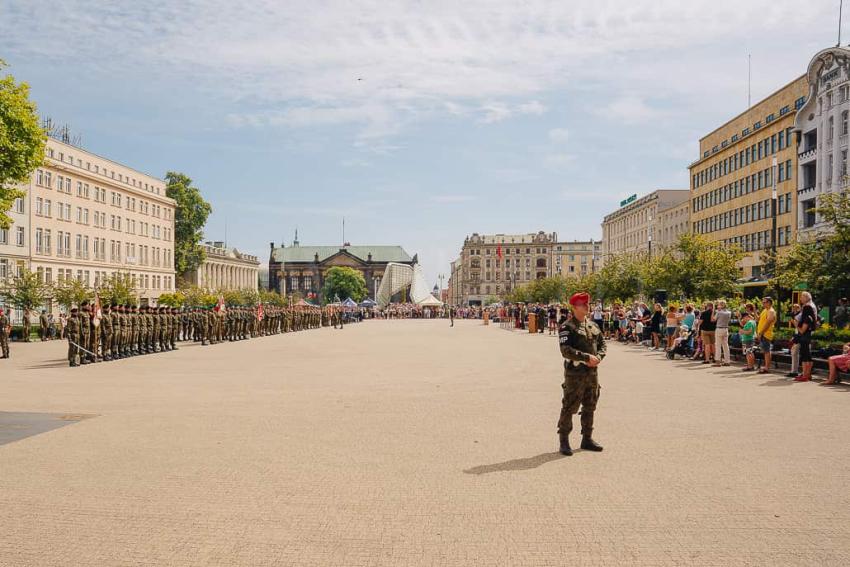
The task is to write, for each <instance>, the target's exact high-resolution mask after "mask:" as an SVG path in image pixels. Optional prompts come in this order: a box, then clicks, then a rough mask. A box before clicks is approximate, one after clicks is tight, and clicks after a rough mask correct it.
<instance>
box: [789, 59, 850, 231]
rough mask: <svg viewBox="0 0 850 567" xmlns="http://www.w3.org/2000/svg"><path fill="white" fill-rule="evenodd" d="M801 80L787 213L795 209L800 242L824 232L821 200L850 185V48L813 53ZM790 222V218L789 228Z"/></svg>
mask: <svg viewBox="0 0 850 567" xmlns="http://www.w3.org/2000/svg"><path fill="white" fill-rule="evenodd" d="M806 82H807V84H808V89H809V90H808V96H807V98H806V102H805V103H804V104H803V105H802V106H800V108H799V110H798V112H797V114H796V117H795V120H794V129H795V131H796V132H797V133H798V141H799V147H798V148H797V152H796V153H797V158H798V159H797V166H796V171H797V186H796V189H797V199H798V205H796V206H795V205H794V203H793V200H792V207H794V208H792V209H791V210H792V211H796V226H797V229H798V230H799V236H800V238H801V239H808V238H811V237H815V238H816V237H817V236H818V234H819V233H821V232H822V231H823V230H824V229H825V226H824V223H823V219H822V218H821V217H820V215H819V214H818V213H817V212H816V211H815V208H816V207H817V206H818V200H819V199H820V198H821V196H822V195H825V194H828V193H835V192H838V191H845V190H846V189H847V187H848V185H850V180H848V177H847V151H848V143H847V140H848V135H850V126H848V114H850V49H848V48H847V47H831V48H829V49H824V50H823V51H821V52H820V53H818V54H817V55H815V56H814V58H812V60H811V62H810V63H809V67H808V70H807V72H806ZM801 96H802V95H801ZM792 163H793V160H792ZM793 220H794V219H793V217H792V219H791V222H792V225H793V224H794V222H793Z"/></svg>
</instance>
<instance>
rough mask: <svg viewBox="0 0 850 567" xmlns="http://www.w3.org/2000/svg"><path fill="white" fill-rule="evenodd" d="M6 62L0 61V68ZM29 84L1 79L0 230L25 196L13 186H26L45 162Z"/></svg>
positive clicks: (42, 132) (40, 133) (42, 140)
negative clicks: (16, 204)
mask: <svg viewBox="0 0 850 567" xmlns="http://www.w3.org/2000/svg"><path fill="white" fill-rule="evenodd" d="M5 66H6V63H5V62H4V61H3V60H2V59H0V69H3V68H4V67H5ZM29 90H30V89H29V85H27V84H26V83H19V84H18V83H15V78H14V77H12V75H6V76H4V77H0V228H9V227H10V226H11V225H12V218H11V217H10V216H9V215H8V214H6V213H7V212H8V211H9V209H11V208H12V204H13V203H14V202H15V199H18V198H23V197H24V195H25V193H24V192H23V191H21V190H20V189H17V188H16V187H15V185H17V184H19V183H25V182H26V181H27V180H28V179H29V178H30V175H31V174H32V172H33V171H35V169H36V168H37V167H38V166H40V165H41V164H42V162H43V161H44V145H45V142H46V138H47V136H46V134H45V132H44V130H43V129H42V128H41V127H40V126H39V124H38V113H37V112H36V107H35V104H34V103H33V102H32V101H30V99H29Z"/></svg>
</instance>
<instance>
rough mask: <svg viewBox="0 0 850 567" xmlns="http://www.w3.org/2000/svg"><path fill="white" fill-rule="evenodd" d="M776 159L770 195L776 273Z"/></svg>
mask: <svg viewBox="0 0 850 567" xmlns="http://www.w3.org/2000/svg"><path fill="white" fill-rule="evenodd" d="M776 164H777V161H776V158H775V157H774V158H773V167H772V168H771V174H770V175H771V177H772V178H773V179H772V181H773V183H772V185H773V191H772V192H771V195H770V218H771V222H772V225H771V229H770V248H771V251H772V252H773V271H776V204H777V203H776V173H777V171H776ZM770 275H771V276H775V275H776V274H770Z"/></svg>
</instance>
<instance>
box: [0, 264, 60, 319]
mask: <svg viewBox="0 0 850 567" xmlns="http://www.w3.org/2000/svg"><path fill="white" fill-rule="evenodd" d="M49 295H50V286H49V285H47V284H45V283H42V281H41V279H40V278H39V277H38V274H37V273H35V272H31V271H29V270H28V269H27V268H21V269H20V270H18V275H16V276H12V277H11V278H9V279H8V280H6V283H5V285H4V286H3V288H2V289H0V297H2V298H3V301H4V302H5V303H8V304H10V305H12V306H13V307H16V308H18V309H21V310H23V311H32V310H34V309H36V308H38V307H40V306H42V305H44V301H45V300H46V299H47V297H48V296H49Z"/></svg>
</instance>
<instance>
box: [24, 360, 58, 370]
mask: <svg viewBox="0 0 850 567" xmlns="http://www.w3.org/2000/svg"><path fill="white" fill-rule="evenodd" d="M66 366H68V361H67V360H57V361H54V362H45V363H44V364H31V365H29V366H25V367H24V368H26V369H27V370H38V369H40V368H64V367H66Z"/></svg>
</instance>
